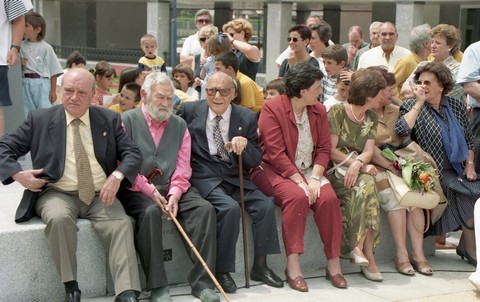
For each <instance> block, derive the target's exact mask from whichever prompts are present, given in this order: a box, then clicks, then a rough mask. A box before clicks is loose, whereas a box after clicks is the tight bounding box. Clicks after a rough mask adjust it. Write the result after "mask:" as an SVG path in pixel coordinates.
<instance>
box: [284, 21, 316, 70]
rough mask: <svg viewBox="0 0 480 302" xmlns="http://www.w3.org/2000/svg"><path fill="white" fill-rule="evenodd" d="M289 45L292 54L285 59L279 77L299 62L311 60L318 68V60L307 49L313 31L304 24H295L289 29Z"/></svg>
mask: <svg viewBox="0 0 480 302" xmlns="http://www.w3.org/2000/svg"><path fill="white" fill-rule="evenodd" d="M288 34H289V35H288V38H287V41H288V46H289V47H290V49H291V50H292V52H291V53H290V56H289V57H288V58H287V59H285V60H283V62H282V65H281V66H280V71H279V72H278V76H279V77H283V76H284V75H285V73H286V72H287V70H288V69H289V68H290V67H292V66H293V65H295V64H297V63H302V62H309V63H310V64H312V65H313V66H316V67H318V68H320V67H319V65H318V61H317V59H315V58H314V57H312V56H310V54H309V53H308V51H307V46H308V44H309V43H310V39H311V38H312V31H311V30H310V28H309V27H308V26H306V25H304V24H299V25H294V26H293V27H291V28H290V29H289V30H288Z"/></svg>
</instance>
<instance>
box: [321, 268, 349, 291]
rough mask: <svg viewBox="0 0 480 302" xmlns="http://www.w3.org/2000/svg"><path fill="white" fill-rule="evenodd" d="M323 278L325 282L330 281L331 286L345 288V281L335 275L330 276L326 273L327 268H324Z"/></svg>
mask: <svg viewBox="0 0 480 302" xmlns="http://www.w3.org/2000/svg"><path fill="white" fill-rule="evenodd" d="M325 272H326V274H325V278H326V279H327V280H330V282H331V283H332V285H333V286H335V287H336V288H347V280H345V278H343V276H342V275H340V274H336V275H335V276H332V275H330V272H329V271H328V267H327V268H325Z"/></svg>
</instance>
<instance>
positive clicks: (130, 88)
mask: <svg viewBox="0 0 480 302" xmlns="http://www.w3.org/2000/svg"><path fill="white" fill-rule="evenodd" d="M141 89H142V87H140V85H138V84H137V83H134V82H132V83H126V84H125V85H123V87H122V90H121V91H120V93H119V94H118V104H115V105H113V106H110V107H109V109H110V110H113V111H115V112H118V113H120V114H122V113H124V112H125V111H127V110H130V109H133V108H136V107H138V105H139V104H140V99H141V96H140V90H141Z"/></svg>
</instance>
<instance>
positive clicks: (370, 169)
mask: <svg viewBox="0 0 480 302" xmlns="http://www.w3.org/2000/svg"><path fill="white" fill-rule="evenodd" d="M360 172H362V173H366V174H370V175H372V176H376V175H377V173H378V170H377V167H375V166H374V165H370V164H367V165H364V166H363V167H362V168H361V169H360Z"/></svg>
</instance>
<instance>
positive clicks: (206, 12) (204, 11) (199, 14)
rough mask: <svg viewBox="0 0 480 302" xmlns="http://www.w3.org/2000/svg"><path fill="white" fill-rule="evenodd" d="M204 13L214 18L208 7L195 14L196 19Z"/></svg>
mask: <svg viewBox="0 0 480 302" xmlns="http://www.w3.org/2000/svg"><path fill="white" fill-rule="evenodd" d="M203 15H209V16H210V18H212V15H210V11H209V10H208V9H204V8H202V9H201V10H199V11H198V12H197V13H196V14H195V21H196V20H197V18H198V16H203Z"/></svg>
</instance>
